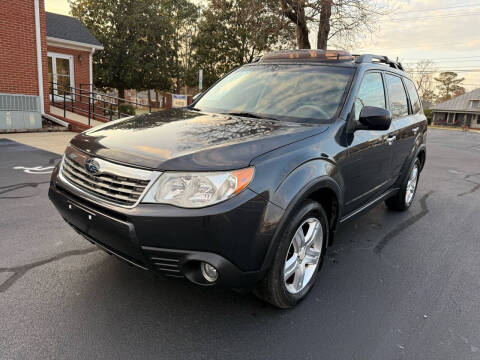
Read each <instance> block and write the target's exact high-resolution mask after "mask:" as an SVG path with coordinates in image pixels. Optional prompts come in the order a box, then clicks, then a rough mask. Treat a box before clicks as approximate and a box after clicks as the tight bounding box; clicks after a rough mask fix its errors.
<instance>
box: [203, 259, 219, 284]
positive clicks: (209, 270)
mask: <svg viewBox="0 0 480 360" xmlns="http://www.w3.org/2000/svg"><path fill="white" fill-rule="evenodd" d="M200 270H201V271H202V275H203V277H204V278H205V280H207V281H208V282H211V283H213V282H215V281H217V279H218V271H217V269H215V267H214V266H212V265H210V264H208V263H206V262H202V263H201V264H200Z"/></svg>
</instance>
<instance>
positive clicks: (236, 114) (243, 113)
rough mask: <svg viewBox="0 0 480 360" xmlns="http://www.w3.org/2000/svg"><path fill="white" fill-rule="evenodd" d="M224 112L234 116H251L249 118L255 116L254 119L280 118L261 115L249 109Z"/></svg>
mask: <svg viewBox="0 0 480 360" xmlns="http://www.w3.org/2000/svg"><path fill="white" fill-rule="evenodd" d="M222 114H224V115H233V116H244V117H249V118H254V119H269V120H278V119H275V118H273V117H268V116H264V115H260V114H255V113H252V112H248V111H239V112H235V111H232V112H226V113H222Z"/></svg>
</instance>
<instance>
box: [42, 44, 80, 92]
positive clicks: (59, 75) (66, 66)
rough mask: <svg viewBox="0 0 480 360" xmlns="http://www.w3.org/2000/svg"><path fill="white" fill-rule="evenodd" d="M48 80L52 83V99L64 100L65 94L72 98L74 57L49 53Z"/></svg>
mask: <svg viewBox="0 0 480 360" xmlns="http://www.w3.org/2000/svg"><path fill="white" fill-rule="evenodd" d="M48 80H49V82H50V97H52V89H53V94H54V96H55V99H54V100H55V101H61V100H63V96H64V94H65V95H66V97H67V98H70V94H71V93H73V92H74V91H73V90H72V87H74V86H75V85H74V84H75V83H74V76H73V56H72V55H66V54H58V53H51V52H49V53H48Z"/></svg>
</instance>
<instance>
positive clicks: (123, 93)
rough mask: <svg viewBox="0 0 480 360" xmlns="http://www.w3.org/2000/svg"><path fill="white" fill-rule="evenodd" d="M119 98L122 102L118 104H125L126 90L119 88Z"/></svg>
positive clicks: (119, 101)
mask: <svg viewBox="0 0 480 360" xmlns="http://www.w3.org/2000/svg"><path fill="white" fill-rule="evenodd" d="M117 90H118V97H119V98H120V99H122V100H118V103H119V104H121V103H123V99H125V89H124V88H118V89H117Z"/></svg>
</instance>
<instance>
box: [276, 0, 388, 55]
mask: <svg viewBox="0 0 480 360" xmlns="http://www.w3.org/2000/svg"><path fill="white" fill-rule="evenodd" d="M279 3H280V9H281V13H282V14H283V15H284V16H285V17H286V18H287V19H289V20H290V21H291V22H292V23H293V24H294V25H295V26H296V29H297V47H298V48H299V49H310V47H311V46H310V41H309V38H308V33H309V29H308V28H309V26H310V27H312V28H316V29H317V48H318V49H324V50H326V49H327V44H328V42H329V41H330V40H332V39H334V38H335V39H336V40H337V41H338V40H341V41H342V42H343V43H345V44H348V43H352V42H353V41H355V39H356V38H357V37H358V36H359V35H360V34H362V33H364V32H372V31H373V30H374V28H375V24H376V23H377V22H378V18H379V17H380V16H383V15H386V14H388V9H387V8H386V7H383V6H380V5H379V4H378V2H377V1H375V0H279Z"/></svg>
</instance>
